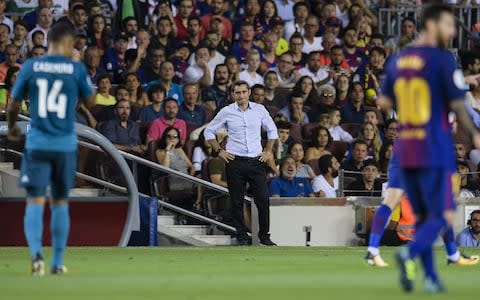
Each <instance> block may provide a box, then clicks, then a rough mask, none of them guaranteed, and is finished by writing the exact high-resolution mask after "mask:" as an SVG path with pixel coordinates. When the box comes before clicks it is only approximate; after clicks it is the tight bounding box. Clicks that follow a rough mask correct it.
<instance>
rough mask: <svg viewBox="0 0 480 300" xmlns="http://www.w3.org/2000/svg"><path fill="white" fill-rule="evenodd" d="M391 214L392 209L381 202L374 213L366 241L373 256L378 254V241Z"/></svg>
mask: <svg viewBox="0 0 480 300" xmlns="http://www.w3.org/2000/svg"><path fill="white" fill-rule="evenodd" d="M391 214H392V210H391V209H390V207H388V206H387V205H385V204H382V205H381V206H380V207H379V208H378V210H377V212H376V213H375V217H374V219H373V224H372V228H371V231H370V240H369V242H368V251H369V252H370V253H372V255H374V256H376V255H378V254H379V250H378V248H379V247H380V241H381V240H382V235H383V232H384V230H385V226H386V225H387V221H388V218H389V217H390V215H391Z"/></svg>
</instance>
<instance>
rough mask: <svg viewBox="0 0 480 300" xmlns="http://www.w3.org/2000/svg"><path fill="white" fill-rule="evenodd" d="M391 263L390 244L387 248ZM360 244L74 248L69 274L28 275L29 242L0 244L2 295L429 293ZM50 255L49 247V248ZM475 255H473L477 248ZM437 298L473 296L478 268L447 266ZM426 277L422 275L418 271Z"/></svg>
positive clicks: (37, 299) (338, 297)
mask: <svg viewBox="0 0 480 300" xmlns="http://www.w3.org/2000/svg"><path fill="white" fill-rule="evenodd" d="M382 250H383V254H384V258H385V259H386V260H387V261H389V262H390V263H393V259H392V254H393V250H392V249H382ZM364 251H365V250H364V249H363V248H280V247H279V248H255V247H252V248H247V247H245V248H233V247H232V248H126V249H125V248H124V249H121V248H70V249H68V253H67V261H66V264H67V266H68V268H69V274H68V275H67V276H51V275H46V276H45V277H43V278H32V277H30V276H28V275H27V269H28V252H27V249H26V248H0V299H8V300H10V299H33V300H42V299H49V300H53V299H64V300H75V299H82V300H86V299H102V300H103V299H159V300H160V299H161V300H164V299H175V300H180V299H188V300H193V299H202V300H204V299H208V300H210V299H222V300H232V299H244V300H252V299H262V300H267V299H275V300H278V299H289V300H291V299H293V300H298V299H334V300H342V299H348V300H352V299H369V300H370V299H372V300H373V299H389V300H394V299H427V298H429V297H432V296H426V295H425V294H424V293H423V291H422V284H421V278H419V280H418V285H417V289H416V291H415V292H414V293H413V294H412V295H411V296H408V297H407V296H406V295H405V294H403V293H402V292H401V291H400V289H399V286H398V283H397V270H396V268H395V266H392V267H390V268H388V269H374V268H372V267H369V266H367V265H365V264H364V263H363V260H362V257H363V255H364ZM46 252H47V257H49V249H47V251H46ZM472 254H473V253H472ZM444 255H445V254H444V252H443V250H440V249H439V250H438V251H437V257H438V258H441V261H438V265H439V268H440V272H441V276H442V278H443V280H444V282H445V283H446V285H447V287H448V288H449V292H448V294H446V295H439V296H435V299H455V300H457V299H476V298H477V297H478V292H479V291H480V285H479V283H478V278H479V271H480V266H475V267H457V266H454V267H447V266H445V260H444V259H443V258H444ZM419 277H421V276H419Z"/></svg>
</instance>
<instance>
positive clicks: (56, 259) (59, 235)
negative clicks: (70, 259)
mask: <svg viewBox="0 0 480 300" xmlns="http://www.w3.org/2000/svg"><path fill="white" fill-rule="evenodd" d="M50 227H51V231H52V251H53V255H52V267H56V266H63V256H64V254H65V247H66V246H67V239H68V231H69V229H70V216H69V214H68V204H62V205H52V220H51V224H50Z"/></svg>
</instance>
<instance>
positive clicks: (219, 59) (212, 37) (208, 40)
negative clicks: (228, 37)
mask: <svg viewBox="0 0 480 300" xmlns="http://www.w3.org/2000/svg"><path fill="white" fill-rule="evenodd" d="M221 38H222V37H221V36H220V34H218V33H216V32H215V31H209V32H207V34H206V35H205V44H206V45H207V49H208V52H209V53H210V59H209V61H208V65H209V66H210V71H212V74H213V70H214V69H215V67H216V66H217V65H219V64H223V63H224V62H225V56H223V54H221V53H220V52H219V51H218V50H217V48H218V45H219V42H220V39H221ZM193 62H194V59H193V57H191V58H190V63H191V64H193Z"/></svg>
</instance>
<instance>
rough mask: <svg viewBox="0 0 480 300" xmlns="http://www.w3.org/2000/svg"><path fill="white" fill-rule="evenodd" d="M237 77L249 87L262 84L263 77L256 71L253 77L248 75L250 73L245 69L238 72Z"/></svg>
mask: <svg viewBox="0 0 480 300" xmlns="http://www.w3.org/2000/svg"><path fill="white" fill-rule="evenodd" d="M238 77H239V78H240V80H244V81H246V82H247V83H248V86H249V87H250V88H251V87H252V86H254V85H255V84H261V85H263V77H262V76H260V75H259V74H258V73H255V77H252V76H250V74H248V71H247V70H243V71H242V72H240V74H238Z"/></svg>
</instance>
